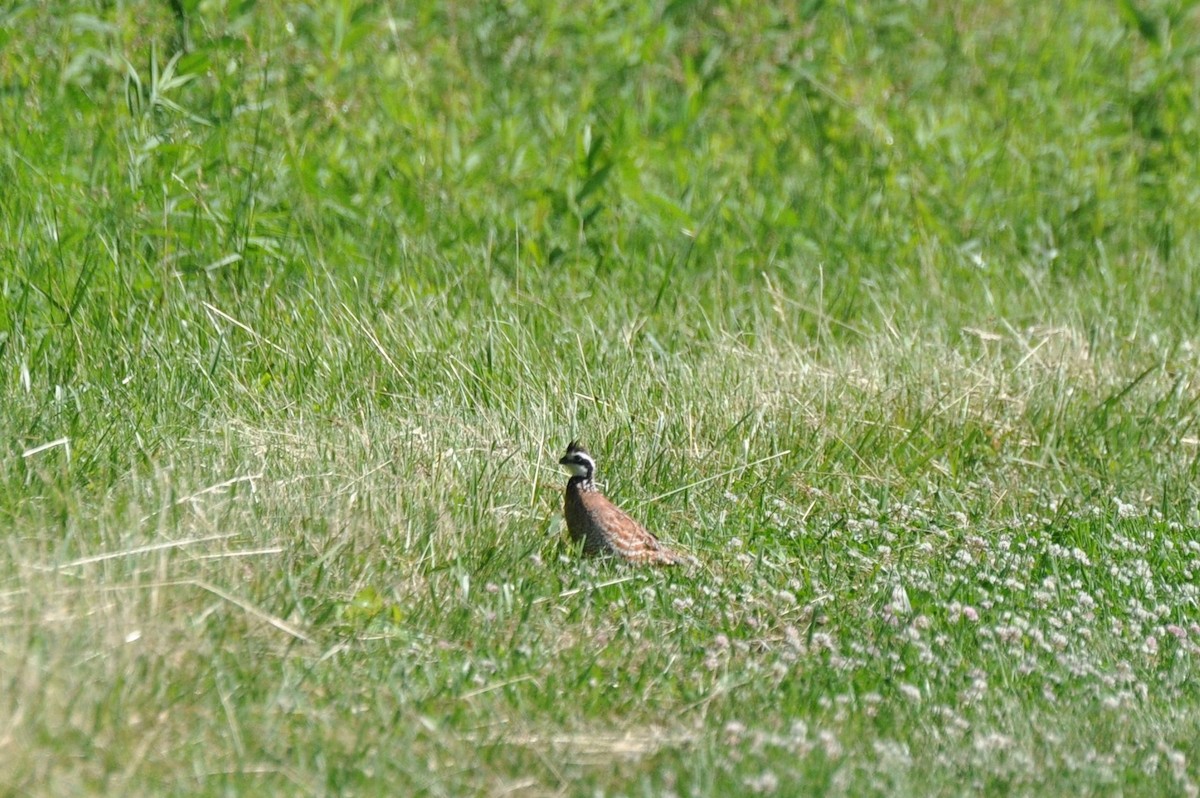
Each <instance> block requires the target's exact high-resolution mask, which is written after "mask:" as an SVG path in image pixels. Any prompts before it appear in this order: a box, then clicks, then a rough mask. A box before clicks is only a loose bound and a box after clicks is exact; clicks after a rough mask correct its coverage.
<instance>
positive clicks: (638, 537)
mask: <svg viewBox="0 0 1200 798" xmlns="http://www.w3.org/2000/svg"><path fill="white" fill-rule="evenodd" d="M558 462H559V463H560V464H562V465H564V466H566V468H567V471H569V472H571V479H570V480H568V481H567V492H566V495H565V497H564V499H563V514H564V515H565V516H566V518H567V531H568V532H569V533H570V534H571V540H573V541H574V542H575V543H579V542H580V541H583V553H584V554H590V555H602V556H610V557H616V558H617V559H620V560H624V561H625V562H629V563H636V564H638V565H683V564H689V563H694V562H695V560H694V559H692V558H691V557H685V556H683V555H681V554H677V553H675V552H673V551H671V550H670V549H668V548H667V547H666V546H664V545H663V544H662V543H660V542H659V540H658V538H656V537H655V536H654V535H653V534H652V533H650V532H649V531H647V529H646V528H645V527H644V526H642V525H641V524H639V523H638V522H637V521H634V520H633V519H632V518H630V517H629V516H628V515H626V514H625V513H624V512H623V511H622V510H621V509H620V508H619V507H617V506H616V505H615V504H613V503H612V502H610V501H609V500H608V499H607V498H606V497H605V495H604V494H603V493H601V492H600V491H599V490H598V489H597V488H596V483H595V481H594V478H595V474H596V461H595V460H593V459H592V456H591V455H590V454H588V452H587V450H586V449H584V448H583V447H582V446H580V445H579V444H578V443H577V442H576V441H571V445H570V446H568V447H567V453H566V454H564V455H563V456H562V459H560V460H559V461H558Z"/></svg>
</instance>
